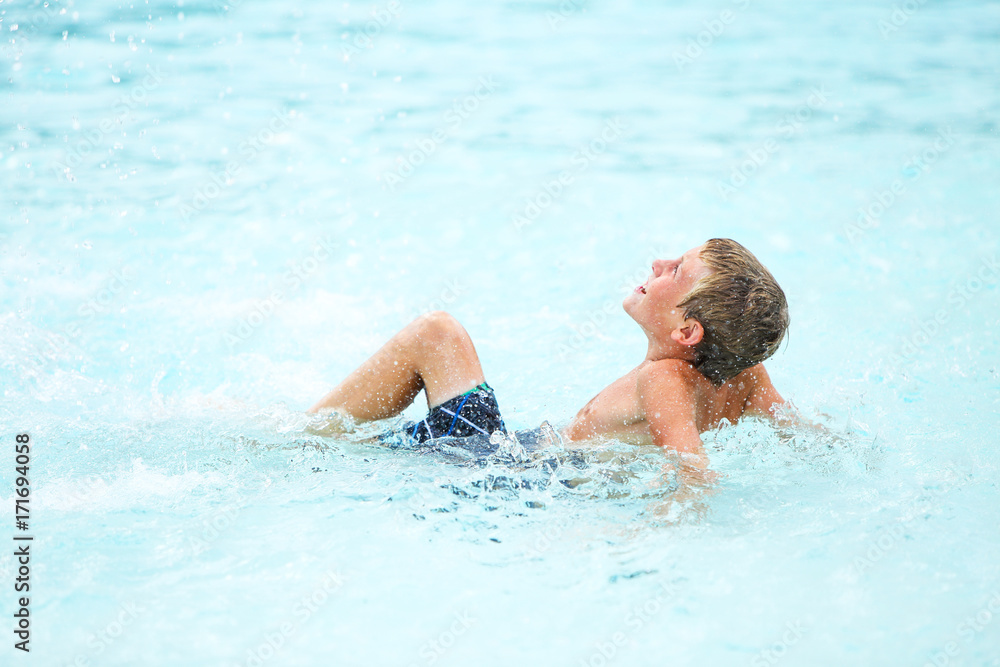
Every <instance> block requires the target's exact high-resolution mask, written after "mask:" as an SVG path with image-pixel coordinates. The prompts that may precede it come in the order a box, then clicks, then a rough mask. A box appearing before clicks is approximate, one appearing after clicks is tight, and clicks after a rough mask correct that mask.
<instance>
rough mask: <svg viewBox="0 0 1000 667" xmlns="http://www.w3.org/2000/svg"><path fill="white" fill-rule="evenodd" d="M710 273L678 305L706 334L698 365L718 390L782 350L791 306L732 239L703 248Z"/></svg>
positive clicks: (761, 267) (771, 278)
mask: <svg viewBox="0 0 1000 667" xmlns="http://www.w3.org/2000/svg"><path fill="white" fill-rule="evenodd" d="M700 257H701V261H702V262H703V263H704V264H705V266H707V267H708V268H709V269H710V270H711V273H710V274H709V275H707V276H705V277H704V278H701V279H700V280H699V281H698V282H697V283H696V284H695V286H694V287H693V288H692V289H691V291H690V292H688V294H687V295H686V296H685V297H684V299H683V300H682V301H681V303H680V304H679V307H680V308H684V309H685V312H684V316H685V317H692V318H694V319H696V320H698V321H699V322H700V323H701V326H702V328H703V329H704V330H705V335H704V337H703V338H702V340H701V342H700V343H698V344H697V345H696V346H695V348H694V351H695V355H696V358H695V361H694V365H695V368H697V369H698V370H699V371H700V372H701V374H702V375H704V376H705V377H706V378H708V379H709V381H710V382H711V383H712V384H713V385H715V386H721V385H723V384H724V383H726V382H727V381H729V380H731V379H732V378H734V377H736V376H737V375H739V374H740V373H741V372H743V371H744V370H746V369H747V368H750V367H751V366H754V365H756V364H759V363H760V362H762V361H764V360H765V359H767V358H768V357H770V356H771V355H772V354H774V353H775V352H776V351H777V350H778V346H779V345H780V344H781V340H782V339H783V338H784V337H785V330H786V329H787V328H788V302H787V301H786V300H785V293H784V292H783V291H782V290H781V287H779V286H778V282H777V281H776V280H775V279H774V276H772V275H771V272H770V271H768V270H767V269H766V268H764V265H763V264H761V263H760V262H759V261H758V260H757V258H756V257H754V256H753V254H752V253H751V252H750V251H749V250H747V249H746V248H744V247H743V246H742V245H740V244H739V243H737V242H736V241H733V240H732V239H711V240H710V241H708V242H706V243H705V247H704V248H702V250H701V255H700Z"/></svg>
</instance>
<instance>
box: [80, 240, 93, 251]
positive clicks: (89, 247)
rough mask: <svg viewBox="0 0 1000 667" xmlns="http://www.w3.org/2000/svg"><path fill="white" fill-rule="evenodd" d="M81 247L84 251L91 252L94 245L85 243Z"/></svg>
mask: <svg viewBox="0 0 1000 667" xmlns="http://www.w3.org/2000/svg"><path fill="white" fill-rule="evenodd" d="M80 245H82V246H83V248H84V250H90V249H92V248H93V247H94V244H93V243H91V242H90V241H84V242H83V243H81V244H80Z"/></svg>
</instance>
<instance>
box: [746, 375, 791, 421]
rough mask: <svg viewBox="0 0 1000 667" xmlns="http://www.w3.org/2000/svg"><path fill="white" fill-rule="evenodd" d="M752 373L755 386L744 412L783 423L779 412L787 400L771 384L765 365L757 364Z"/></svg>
mask: <svg viewBox="0 0 1000 667" xmlns="http://www.w3.org/2000/svg"><path fill="white" fill-rule="evenodd" d="M752 372H753V382H754V386H753V389H751V390H750V395H749V396H747V400H746V403H745V404H744V406H743V412H744V413H749V414H751V415H760V416H761V417H768V418H770V419H772V420H774V421H775V422H780V421H783V420H782V419H781V417H780V416H779V414H778V411H779V410H780V409H781V408H783V407H784V406H785V399H783V398H782V397H781V394H779V393H778V390H777V389H775V388H774V385H773V384H771V378H770V376H769V375H768V374H767V370H766V369H765V368H764V364H757V365H756V366H754V367H753V371H752Z"/></svg>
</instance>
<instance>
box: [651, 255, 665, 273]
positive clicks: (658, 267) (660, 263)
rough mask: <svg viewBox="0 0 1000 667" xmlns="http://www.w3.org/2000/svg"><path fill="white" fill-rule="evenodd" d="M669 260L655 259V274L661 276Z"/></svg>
mask: <svg viewBox="0 0 1000 667" xmlns="http://www.w3.org/2000/svg"><path fill="white" fill-rule="evenodd" d="M666 264H667V260H665V259H654V260H653V275H654V276H656V277H659V276H660V274H661V273H663V267H664V266H666Z"/></svg>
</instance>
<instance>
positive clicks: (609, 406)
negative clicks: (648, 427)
mask: <svg viewBox="0 0 1000 667" xmlns="http://www.w3.org/2000/svg"><path fill="white" fill-rule="evenodd" d="M636 373H637V371H632V372H630V373H628V374H627V375H624V376H623V377H620V378H618V379H617V380H615V381H614V382H612V383H611V384H609V385H608V386H607V387H605V388H604V389H603V390H602V391H601V392H600V393H599V394H598V395H597V396H595V397H594V398H592V399H591V400H590V402H589V403H587V405H585V406H584V407H583V409H582V410H580V412H578V413H577V415H576V417H575V418H574V419H573V422H572V423H571V424H570V436H571V437H572V438H574V439H578V438H588V437H596V436H601V435H608V436H610V435H616V436H621V435H623V434H629V433H631V432H632V431H636V433H637V434H638V432H639V431H643V432H644V421H645V420H644V415H643V414H642V410H641V409H640V406H639V395H638V390H637V388H636ZM637 429H638V430H637Z"/></svg>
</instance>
